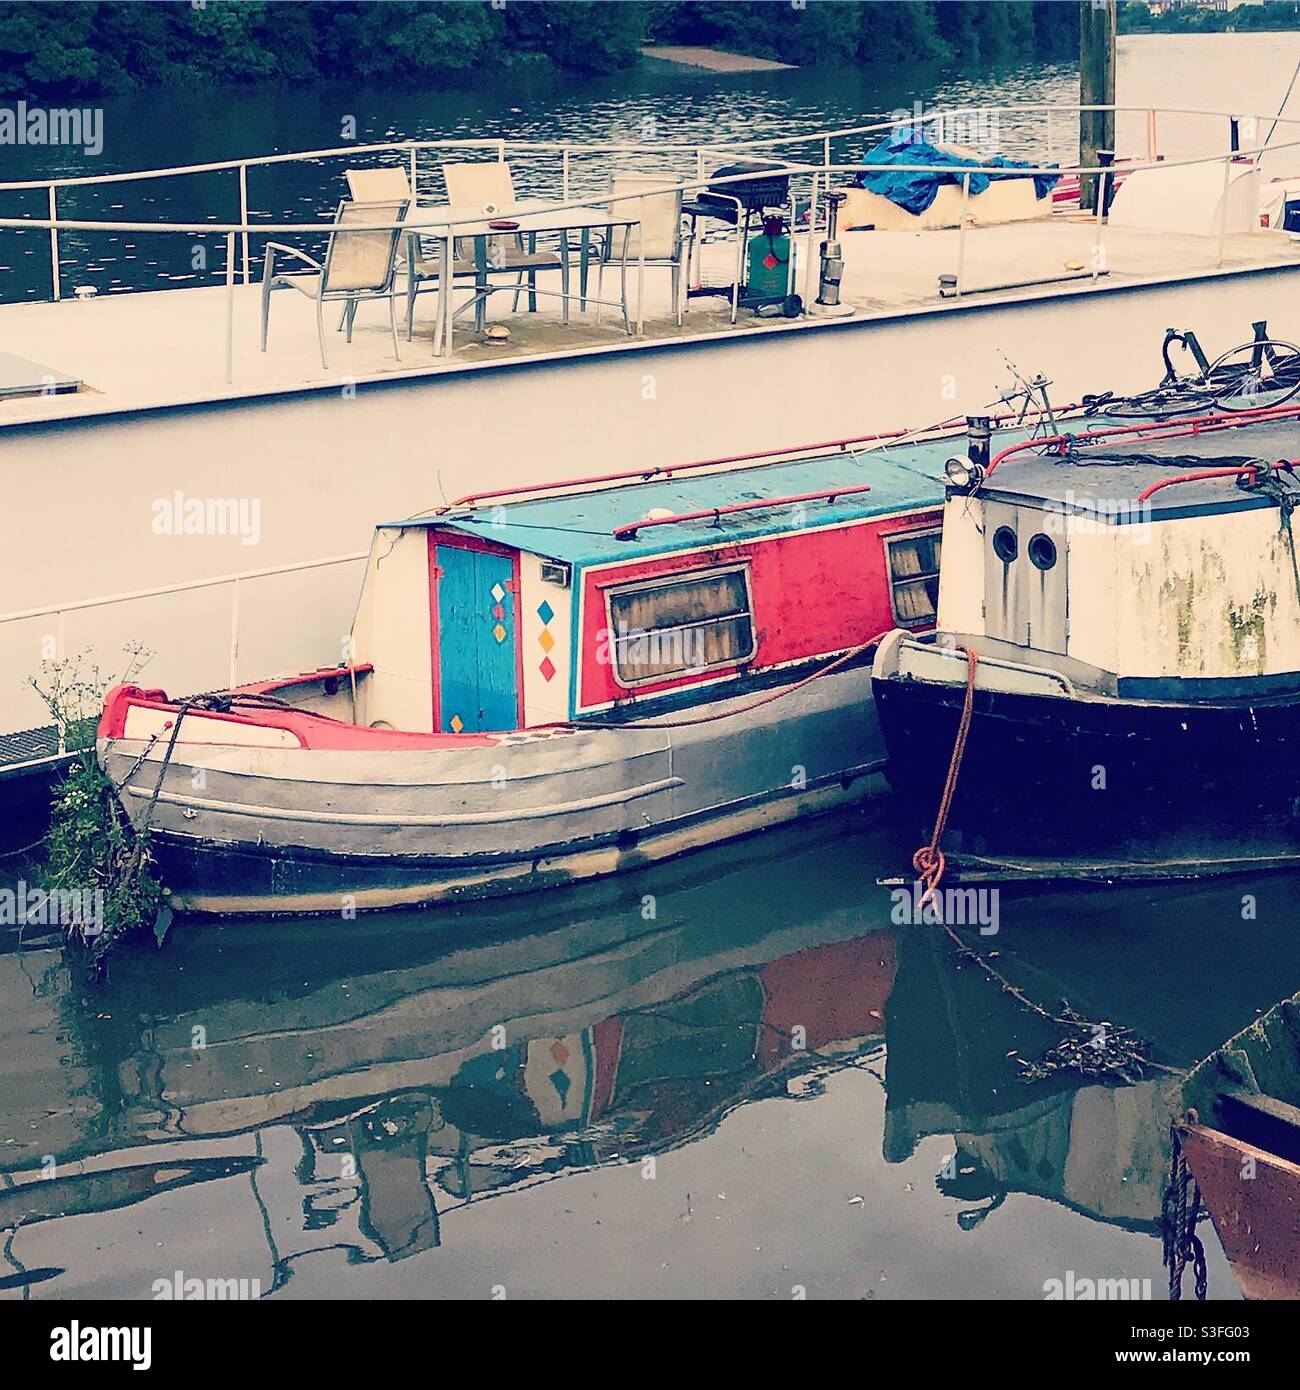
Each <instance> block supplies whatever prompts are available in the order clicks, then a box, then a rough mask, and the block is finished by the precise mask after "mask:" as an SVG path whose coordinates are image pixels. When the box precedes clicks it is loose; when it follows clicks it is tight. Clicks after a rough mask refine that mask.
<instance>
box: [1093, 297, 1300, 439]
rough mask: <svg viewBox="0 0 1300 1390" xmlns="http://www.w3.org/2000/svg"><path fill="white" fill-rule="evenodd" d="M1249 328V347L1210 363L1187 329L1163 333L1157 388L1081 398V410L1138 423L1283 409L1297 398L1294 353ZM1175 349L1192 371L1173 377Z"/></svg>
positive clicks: (1299, 351) (1263, 326) (1261, 328)
mask: <svg viewBox="0 0 1300 1390" xmlns="http://www.w3.org/2000/svg"><path fill="white" fill-rule="evenodd" d="M1253 327H1254V330H1255V336H1254V337H1253V338H1252V339H1251V340H1250V341H1248V342H1245V343H1241V344H1239V345H1238V346H1236V347H1232V348H1229V349H1228V350H1227V352H1224V353H1221V354H1220V355H1219V356H1218V357H1216V358H1215V359H1214V360H1213V361H1212V362H1211V361H1210V360H1209V358H1208V357H1207V356H1206V353H1205V349H1204V348H1202V347H1201V345H1200V343H1199V341H1198V340H1197V337H1196V334H1195V333H1193V332H1192V331H1191V330H1190V329H1188V330H1187V331H1185V332H1179V331H1178V330H1177V329H1174V328H1170V329H1167V330H1166V331H1165V339H1164V342H1163V343H1162V344H1161V346H1160V355H1161V357H1162V358H1163V360H1164V364H1165V374H1164V377H1163V378H1162V379H1161V381H1160V383H1159V384H1158V385H1157V386H1153V387H1152V388H1151V389H1150V390H1149V391H1142V392H1139V393H1137V394H1136V395H1132V396H1116V395H1115V393H1114V392H1111V391H1107V392H1106V393H1105V394H1104V395H1100V396H1085V397H1084V398H1083V404H1084V406H1085V407H1086V409H1087V412H1088V413H1089V414H1094V415H1095V414H1098V413H1104V414H1106V415H1110V416H1114V417H1116V418H1118V419H1139V420H1163V419H1168V418H1170V417H1171V416H1175V415H1187V414H1194V413H1198V412H1203V413H1213V412H1218V411H1226V412H1229V413H1231V412H1233V411H1246V410H1260V409H1263V408H1264V407H1267V406H1277V405H1284V404H1285V403H1286V402H1287V401H1289V400H1291V398H1292V397H1293V396H1295V395H1296V393H1297V392H1300V347H1297V346H1296V345H1295V344H1294V343H1289V342H1285V341H1283V340H1282V339H1280V338H1270V337H1269V336H1268V324H1267V323H1266V322H1264V321H1261V322H1259V323H1256V324H1254V325H1253ZM1175 346H1176V347H1179V348H1181V349H1182V351H1183V352H1185V353H1190V354H1191V357H1192V359H1193V362H1194V363H1195V370H1193V371H1189V372H1186V373H1180V372H1179V370H1178V368H1177V367H1176V366H1175V365H1174V361H1173V358H1172V357H1171V355H1170V350H1171V349H1172V348H1173V347H1175Z"/></svg>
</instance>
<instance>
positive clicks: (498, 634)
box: [492, 623, 506, 642]
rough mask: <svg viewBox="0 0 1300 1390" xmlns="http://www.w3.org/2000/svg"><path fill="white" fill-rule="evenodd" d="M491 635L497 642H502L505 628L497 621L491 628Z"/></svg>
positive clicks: (504, 636) (504, 637) (504, 638)
mask: <svg viewBox="0 0 1300 1390" xmlns="http://www.w3.org/2000/svg"><path fill="white" fill-rule="evenodd" d="M492 636H493V637H495V638H496V639H497V641H498V642H504V641H505V640H506V630H505V628H503V627H502V626H501V624H500V623H498V624H497V625H496V627H494V628H493V629H492Z"/></svg>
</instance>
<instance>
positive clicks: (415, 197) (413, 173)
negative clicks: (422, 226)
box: [409, 140, 420, 204]
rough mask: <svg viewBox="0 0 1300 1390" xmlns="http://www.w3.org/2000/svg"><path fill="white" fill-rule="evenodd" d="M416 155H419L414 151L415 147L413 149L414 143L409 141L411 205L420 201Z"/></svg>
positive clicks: (418, 168)
mask: <svg viewBox="0 0 1300 1390" xmlns="http://www.w3.org/2000/svg"><path fill="white" fill-rule="evenodd" d="M418 153H419V151H418V150H417V149H416V147H415V141H414V140H412V141H411V149H410V156H409V159H410V175H409V177H410V180H411V203H412V204H415V203H418V202H419V201H420V177H419V175H420V166H419V162H418V160H417V158H416V156H417V155H418Z"/></svg>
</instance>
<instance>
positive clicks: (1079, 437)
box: [984, 405, 1300, 478]
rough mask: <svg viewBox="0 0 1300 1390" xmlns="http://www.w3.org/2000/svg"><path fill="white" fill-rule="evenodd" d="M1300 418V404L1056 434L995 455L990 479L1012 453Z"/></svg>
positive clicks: (1178, 436)
mask: <svg viewBox="0 0 1300 1390" xmlns="http://www.w3.org/2000/svg"><path fill="white" fill-rule="evenodd" d="M1296 416H1300V405H1267V406H1260V407H1259V408H1258V409H1257V410H1230V411H1223V412H1221V413H1219V414H1215V415H1190V416H1185V417H1175V418H1173V419H1170V420H1147V421H1145V422H1143V423H1140V424H1134V425H1107V426H1105V427H1104V428H1102V429H1096V430H1088V431H1086V432H1085V433H1083V434H1073V435H1071V434H1054V435H1051V436H1049V437H1047V438H1045V439H1022V440H1021V441H1020V442H1019V443H1018V444H1008V445H1007V447H1006V448H1005V449H1003V450H1001V452H999V453H997V454H995V455H994V456H993V458H992V459H991V460H990V462H989V466H988V472H986V473H985V475H984V476H985V477H986V478H987V477H989V476H990V475H991V474H992V472H993V470H994V469H995V468H996V467H997V466H998V464H1000V463H1001V462H1002V460H1003V459H1005V458H1009V457H1010V456H1011V455H1012V454H1019V453H1023V452H1024V451H1025V450H1027V449H1041V448H1044V447H1048V448H1051V447H1055V448H1057V449H1059V450H1061V452H1064V450H1065V448H1066V447H1068V446H1070V445H1073V444H1091V443H1093V442H1094V441H1095V440H1098V439H1109V438H1112V437H1114V436H1115V435H1117V434H1129V435H1137V436H1138V437H1139V438H1144V439H1152V440H1159V439H1182V438H1184V437H1185V436H1187V435H1195V434H1205V433H1208V432H1210V431H1213V430H1221V429H1230V428H1231V427H1233V426H1234V425H1250V424H1257V423H1259V422H1260V421H1262V420H1285V419H1288V418H1294V417H1296Z"/></svg>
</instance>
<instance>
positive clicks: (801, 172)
mask: <svg viewBox="0 0 1300 1390" xmlns="http://www.w3.org/2000/svg"><path fill="white" fill-rule="evenodd" d="M1105 111H1109V112H1113V113H1114V114H1115V115H1116V117H1117V119H1118V117H1119V116H1121V115H1137V116H1140V117H1142V118H1143V119H1144V120H1145V124H1146V139H1147V155H1146V159H1145V160H1142V161H1137V160H1130V161H1126V162H1125V163H1124V165H1123V166H1122V168H1119V169H1117V168H1116V166H1115V165H1113V164H1110V163H1101V162H1099V163H1098V164H1096V165H1082V164H1060V163H1055V162H1053V163H1042V164H1026V165H1024V166H1014V167H1012V168H1010V169H1007V170H1006V171H1002V170H998V169H996V168H995V169H990V168H988V167H987V166H985V165H984V164H982V163H972V164H969V165H960V164H957V165H953V164H947V165H934V164H926V163H923V162H917V163H914V164H913V163H908V164H889V165H887V166H882V165H879V164H876V165H872V164H867V163H865V162H862V161H858V162H836V161H835V159H834V145H835V143H836V142H843V141H845V140H849V139H854V140H862V139H863V138H869V137H877V138H878V137H881V136H883V135H885V134H887V133H889V132H890V131H893V130H898V129H901V128H906V127H912V128H917V127H919V128H920V130H921V131H923V130H924V129H925V128H927V127H930V128H932V129H933V132H934V133H935V135H936V137H937V138H942V137H943V136H944V134H945V132H946V131H948V130H950V129H952V128H954V127H957V126H959V125H960V123H961V122H962V121H966V120H970V119H972V118H974V119H978V120H985V121H987V120H988V119H989V118H991V117H993V116H998V117H1000V116H1001V115H1003V114H1004V113H1012V114H1014V115H1015V116H1017V117H1022V116H1026V115H1040V116H1042V118H1043V120H1044V126H1045V132H1046V137H1047V144H1048V147H1049V149H1050V148H1051V145H1052V131H1053V125H1054V123H1056V124H1059V121H1060V118H1061V117H1062V116H1063V115H1068V116H1069V117H1070V118H1071V119H1072V120H1073V121H1074V122H1076V123H1077V120H1078V117H1079V116H1080V115H1081V114H1083V113H1085V112H1105ZM1158 117H1161V118H1162V117H1190V118H1198V119H1210V120H1214V121H1223V122H1225V123H1226V124H1225V129H1226V130H1227V131H1229V132H1232V135H1231V136H1230V139H1229V141H1228V144H1229V146H1230V148H1228V149H1226V150H1223V151H1220V150H1217V149H1216V150H1215V151H1213V152H1212V153H1207V154H1203V155H1196V156H1193V157H1189V158H1185V159H1178V160H1164V159H1161V158H1160V156H1159V153H1158V149H1157V145H1156V132H1157V120H1158ZM1242 122H1251V123H1254V125H1255V128H1257V129H1262V128H1264V127H1266V128H1267V132H1268V133H1267V135H1266V136H1265V137H1264V139H1263V141H1262V142H1261V143H1260V144H1258V145H1256V146H1253V147H1247V148H1231V145H1232V144H1233V143H1234V142H1235V135H1236V133H1237V132H1238V131H1239V129H1240V124H1241V123H1242ZM1298 125H1300V118H1294V117H1282V116H1279V115H1277V114H1276V113H1272V114H1266V115H1249V114H1244V113H1240V112H1238V113H1233V112H1226V111H1206V110H1196V109H1192V108H1155V107H1147V106H1122V105H1061V104H1051V103H1024V104H1008V105H1001V106H966V107H955V108H945V109H942V110H938V111H934V112H927V113H924V114H923V115H922V116H921V117H920V119H919V121H918V120H917V119H915V117H913V116H909V117H907V118H906V119H903V118H898V117H890V118H887V119H883V120H877V121H872V122H869V123H866V124H862V125H856V126H846V127H840V128H836V129H833V130H828V131H816V132H807V133H802V134H792V135H788V136H777V137H772V138H766V139H758V140H747V141H741V142H727V143H720V144H698V143H674V142H668V141H653V142H652V141H595V142H587V143H582V144H578V143H576V142H572V141H544V140H543V141H537V140H531V141H520V140H509V139H502V138H496V139H487V138H485V139H455V140H405V141H389V142H383V143H378V144H367V145H355V144H354V145H346V146H336V147H333V148H329V149H320V150H305V151H295V152H292V153H287V154H273V155H260V156H255V157H250V158H245V159H238V160H220V161H214V162H209V163H203V164H191V165H180V166H172V167H168V168H159V169H147V170H132V171H126V172H120V173H114V174H94V175H77V176H73V177H68V178H56V179H29V180H18V181H10V182H4V183H0V194H3V193H9V192H22V191H34V190H44V191H45V192H46V194H47V200H48V216H47V217H44V218H30V217H29V218H0V229H3V230H20V231H32V230H37V229H47V230H48V232H49V236H50V251H51V296H52V298H53V299H54V300H59V299H61V298H62V275H61V256H60V241H59V235H60V232H70V231H77V232H98V233H110V234H111V233H123V232H125V233H136V234H140V233H149V234H159V235H185V236H191V237H192V236H221V237H223V238H224V241H225V259H224V281H225V286H226V290H227V309H226V342H225V379H226V381H227V382H230V381H231V380H232V378H233V352H234V333H233V323H234V289H235V285H236V283H237V281H242V283H244V284H248V283H250V281H251V279H252V270H251V258H250V246H249V238H250V236H252V235H266V234H277V235H319V236H328V235H329V234H331V233H332V232H334V231H336V230H337V228H336V226H335V224H334V223H333V222H317V221H311V222H257V221H254V220H252V219H253V216H254V214H253V211H252V209H251V207H250V203H249V192H248V174H249V170H250V169H256V168H265V167H269V166H274V165H282V164H293V163H311V162H318V161H322V160H327V159H334V158H355V157H356V156H358V155H384V154H389V155H391V154H401V155H403V156H404V158H405V159H406V161H407V166H408V174H409V179H410V183H411V189H412V194H413V196H416V197H418V194H419V191H420V177H421V172H422V170H421V166H420V155H421V153H425V154H428V153H432V152H437V153H438V154H440V155H441V154H446V153H452V152H462V153H464V152H472V151H490V152H491V153H492V154H493V155H494V156H495V158H496V159H497V160H498V161H505V160H506V159H507V157H509V156H512V155H515V154H524V153H526V154H529V155H533V156H541V155H545V156H551V155H556V156H558V157H559V162H560V182H561V201H560V202H559V203H558V204H555V205H554V206H553V208H552V209H551V210H552V211H555V212H563V211H566V210H572V209H576V208H582V207H588V206H590V204H591V202H592V195H591V194H590V193H588V194H584V195H582V196H575V195H574V193H573V183H574V163H575V160H578V159H584V160H585V159H597V158H598V159H601V160H603V161H605V164H606V166H607V165H608V161H609V157H610V156H612V155H623V154H645V153H652V154H654V155H655V156H656V157H658V158H660V159H663V158H668V159H670V160H671V159H675V158H680V159H681V160H682V161H683V162H690V161H693V162H694V164H695V173H694V175H693V176H684V177H682V178H681V180H680V181H679V182H678V183H677V184H676V185H668V184H665V185H664V186H663V190H662V191H664V192H673V191H680V192H681V193H682V194H689V193H696V192H699V191H701V190H703V189H706V188H710V189H712V188H719V187H725V186H727V185H728V184H740V183H743V182H746V181H747V180H748V179H750V178H752V175H747V174H743V173H742V174H736V175H733V176H730V177H722V178H718V177H713V176H710V175H707V174H706V173H705V172H704V170H705V166H706V164H707V163H709V162H711V161H717V160H721V159H732V160H735V159H745V158H753V157H754V156H755V155H756V154H758V153H760V152H765V153H766V154H767V156H768V157H769V158H770V159H772V161H773V162H775V163H778V164H779V165H780V170H779V172H782V173H785V174H786V175H788V176H789V177H791V178H792V179H795V178H802V179H806V180H807V187H808V197H807V214H806V216H807V227H808V234H809V244H810V247H811V240H812V237H813V235H814V234H815V231H816V228H817V226H818V212H819V203H820V201H821V199H822V198H823V197H824V194H825V193H826V192H829V191H830V189H831V186H832V183H833V181H836V180H843V179H844V178H846V177H850V176H854V175H858V174H864V173H872V172H877V173H878V172H881V171H882V170H883V169H888V171H889V172H891V173H918V174H941V175H943V176H944V177H946V178H957V177H960V182H961V212H960V217H959V223H958V228H957V232H958V236H957V246H956V268H955V276H954V277H953V279H954V287H953V297H957V298H959V297H960V296H961V294H962V290H963V286H964V271H965V260H966V233H967V222H968V208H969V201H970V198H971V180H972V178H974V177H977V176H987V175H989V174H990V173H992V174H993V175H994V176H995V177H1025V178H1028V177H1034V176H1038V175H1047V176H1075V177H1077V178H1078V179H1079V180H1080V183H1081V186H1082V181H1083V180H1084V179H1085V178H1086V179H1095V180H1097V181H1098V183H1097V190H1096V192H1097V196H1096V215H1095V222H1096V237H1097V241H1096V244H1095V247H1094V251H1095V254H1094V268H1093V278H1094V279H1095V278H1096V277H1097V275H1099V274H1100V273H1102V272H1101V271H1100V266H1101V264H1102V263H1103V262H1104V247H1103V241H1102V238H1103V228H1104V212H1105V207H1106V198H1105V196H1104V193H1105V188H1106V181H1107V180H1109V179H1112V178H1114V177H1115V176H1116V174H1117V173H1122V174H1124V175H1128V174H1131V173H1134V172H1137V171H1140V170H1143V169H1148V168H1154V167H1159V168H1161V169H1174V168H1180V167H1186V166H1192V165H1202V164H1218V163H1222V165H1223V186H1224V191H1225V195H1226V193H1227V190H1228V189H1229V187H1230V183H1231V173H1232V165H1233V164H1234V163H1236V164H1242V163H1245V162H1250V161H1256V162H1257V161H1259V160H1262V159H1263V157H1264V156H1265V154H1268V155H1269V156H1276V155H1279V154H1281V153H1283V152H1285V151H1291V150H1296V149H1300V134H1298V135H1297V138H1296V139H1294V140H1290V141H1286V142H1283V143H1280V144H1278V143H1273V141H1272V137H1273V134H1274V133H1275V132H1276V130H1277V128H1278V127H1279V126H1298ZM802 146H812V147H813V150H812V152H811V155H812V157H805V158H802V159H800V158H793V157H789V156H786V155H778V154H776V153H775V151H777V150H778V149H781V150H787V149H791V148H796V149H797V148H798V147H802ZM220 172H232V173H233V174H234V175H235V177H236V180H237V187H238V196H239V217H238V220H236V221H234V222H224V223H219V222H200V223H186V222H140V221H109V220H100V219H85V218H77V219H68V218H61V217H60V216H59V212H58V192H59V190H61V189H72V188H83V187H99V186H103V185H110V184H119V183H127V182H140V181H144V180H150V179H162V178H182V177H188V176H193V175H199V174H207V173H220ZM425 172H428V171H425ZM644 196H645V195H644V191H643V190H642V191H638V192H637V193H629V194H625V195H621V196H620V197H618V198H615V197H612V196H611V195H610V194H609V193H608V192H606V193H604V194H603V195H602V196H600V197H599V202H600V204H601V206H602V207H612V206H614V205H615V204H617V203H619V202H625V201H626V202H630V201H634V200H636V199H640V198H642V197H644ZM797 206H798V203H797V201H796V207H797ZM476 221H481V217H472V216H467V217H464V218H457V219H451V220H449V221H448V222H446V223H445V224H439V226H438V227H436V228H426V227H421V229H420V235H421V236H429V237H430V238H435V237H443V236H446V237H452V236H454V235H455V233H456V229H457V228H459V227H462V226H465V225H468V224H471V223H473V222H476ZM400 225H401V224H394V223H378V224H374V225H370V224H367V225H366V226H364V227H363V226H360V225H357V226H353V225H351V224H350V225H349V228H348V230H349V231H350V232H351V231H381V230H383V231H387V230H391V229H392V228H393V227H394V226H400ZM1226 227H1227V217H1226V207H1225V210H1224V216H1223V217H1221V219H1220V233H1219V249H1218V264H1219V265H1220V266H1222V264H1223V261H1224V254H1225V251H1224V246H1225V239H1226ZM792 230H794V229H792ZM815 271H816V265H815V258H814V257H813V256H812V255H811V254H808V255H805V257H804V280H803V289H804V300H805V303H807V302H809V301H810V300H811V298H812V289H813V286H814V283H815Z"/></svg>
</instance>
